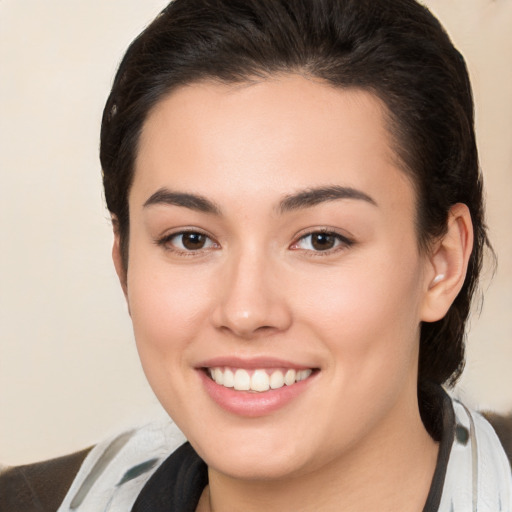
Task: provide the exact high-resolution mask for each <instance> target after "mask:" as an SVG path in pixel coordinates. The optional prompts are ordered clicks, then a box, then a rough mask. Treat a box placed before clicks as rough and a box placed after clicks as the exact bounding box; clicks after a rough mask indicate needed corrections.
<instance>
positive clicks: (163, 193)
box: [144, 187, 221, 215]
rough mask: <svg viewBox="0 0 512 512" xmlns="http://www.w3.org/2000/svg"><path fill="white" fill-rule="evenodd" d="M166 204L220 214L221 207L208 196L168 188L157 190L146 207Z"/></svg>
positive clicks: (145, 204)
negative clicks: (207, 197)
mask: <svg viewBox="0 0 512 512" xmlns="http://www.w3.org/2000/svg"><path fill="white" fill-rule="evenodd" d="M157 204H164V205H171V206H182V207H184V208H189V209H191V210H196V211H198V212H202V213H210V214H214V215H220V214H221V211H220V208H219V207H218V206H217V205H216V204H215V203H214V202H213V201H210V200H209V199H206V197H204V196H201V195H197V194H189V193H187V192H173V191H171V190H169V189H167V188H165V187H164V188H161V189H159V190H157V191H156V192H155V193H154V194H153V195H152V196H151V197H150V198H149V199H148V200H147V201H146V202H145V203H144V208H146V207H148V206H152V205H157Z"/></svg>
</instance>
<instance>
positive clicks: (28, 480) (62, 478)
mask: <svg viewBox="0 0 512 512" xmlns="http://www.w3.org/2000/svg"><path fill="white" fill-rule="evenodd" d="M90 451H91V448H87V449H85V450H81V451H79V452H75V453H72V454H70V455H66V456H64V457H58V458H55V459H51V460H47V461H44V462H39V463H36V464H27V465H23V466H16V467H7V468H4V469H3V471H2V472H1V473H0V512H12V511H15V510H20V511H21V510H23V511H24V512H50V511H55V510H57V509H58V508H59V505H60V503H61V502H62V500H63V499H64V496H65V495H66V493H67V491H68V489H69V487H70V486H71V484H72V482H73V480H74V478H75V476H76V474H77V472H78V470H79V469H80V466H81V465H82V462H83V461H84V459H85V458H86V456H87V455H88V453H89V452H90Z"/></svg>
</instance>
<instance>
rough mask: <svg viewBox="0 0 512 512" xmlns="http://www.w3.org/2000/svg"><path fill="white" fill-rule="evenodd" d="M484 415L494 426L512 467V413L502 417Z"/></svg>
mask: <svg viewBox="0 0 512 512" xmlns="http://www.w3.org/2000/svg"><path fill="white" fill-rule="evenodd" d="M482 415H483V417H484V418H485V419H486V420H487V421H488V422H489V423H490V424H491V425H492V428H493V429H494V431H495V432H496V434H497V436H498V438H499V440H500V442H501V444H502V446H503V449H504V450H505V453H506V454H507V457H508V460H509V463H510V465H511V466H512V413H510V414H508V415H501V414H496V413H493V412H483V413H482Z"/></svg>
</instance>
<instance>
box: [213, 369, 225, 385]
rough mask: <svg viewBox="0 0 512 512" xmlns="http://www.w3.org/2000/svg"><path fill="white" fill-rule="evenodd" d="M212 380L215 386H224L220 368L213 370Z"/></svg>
mask: <svg viewBox="0 0 512 512" xmlns="http://www.w3.org/2000/svg"><path fill="white" fill-rule="evenodd" d="M213 380H214V381H215V382H216V383H217V384H224V374H223V373H222V370H221V369H220V368H215V369H214V370H213Z"/></svg>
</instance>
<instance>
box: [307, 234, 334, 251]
mask: <svg viewBox="0 0 512 512" xmlns="http://www.w3.org/2000/svg"><path fill="white" fill-rule="evenodd" d="M334 241H335V240H334V236H333V235H328V234H326V233H316V234H315V235H313V240H312V245H313V247H314V248H315V249H317V250H319V251H327V250H328V249H332V248H333V247H334Z"/></svg>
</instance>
